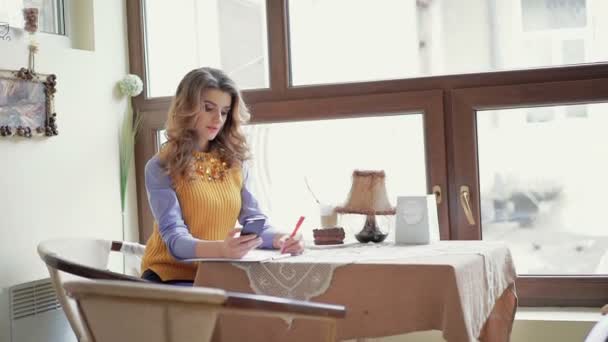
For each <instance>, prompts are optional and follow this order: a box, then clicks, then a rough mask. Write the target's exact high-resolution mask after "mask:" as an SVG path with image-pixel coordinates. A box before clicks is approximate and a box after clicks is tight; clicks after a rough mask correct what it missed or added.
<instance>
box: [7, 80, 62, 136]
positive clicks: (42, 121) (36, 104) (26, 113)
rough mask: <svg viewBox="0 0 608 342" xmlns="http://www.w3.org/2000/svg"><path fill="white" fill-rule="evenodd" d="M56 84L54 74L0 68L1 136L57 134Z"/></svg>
mask: <svg viewBox="0 0 608 342" xmlns="http://www.w3.org/2000/svg"><path fill="white" fill-rule="evenodd" d="M56 84H57V83H56V77H55V75H41V74H36V73H35V72H33V71H30V70H29V69H26V68H21V69H20V70H19V71H8V70H0V136H2V137H7V136H13V135H15V136H20V137H24V138H31V137H32V136H34V135H45V136H47V137H50V136H54V135H57V134H58V131H57V122H56V121H57V114H56V113H55V110H54V106H53V98H54V95H55V92H56V89H55V86H56Z"/></svg>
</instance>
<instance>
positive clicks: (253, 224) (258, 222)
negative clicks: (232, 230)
mask: <svg viewBox="0 0 608 342" xmlns="http://www.w3.org/2000/svg"><path fill="white" fill-rule="evenodd" d="M265 223H266V219H264V218H259V219H254V220H249V221H247V222H245V225H244V226H243V229H242V230H241V236H243V235H251V234H255V235H257V236H260V234H262V231H264V224H265Z"/></svg>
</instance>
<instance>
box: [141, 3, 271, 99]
mask: <svg viewBox="0 0 608 342" xmlns="http://www.w3.org/2000/svg"><path fill="white" fill-rule="evenodd" d="M143 5H144V11H145V22H144V25H145V33H146V35H145V44H146V66H147V85H146V86H147V97H161V96H171V95H173V93H174V92H175V89H176V88H177V84H178V82H179V80H180V79H181V78H182V77H183V76H184V75H185V74H186V73H187V72H188V71H190V70H192V69H194V68H198V67H203V66H210V67H216V68H221V69H223V70H224V71H226V72H227V73H228V74H229V75H230V76H231V77H232V78H234V79H235V80H236V82H237V83H238V84H239V86H240V87H241V88H243V89H256V88H266V87H268V53H267V50H268V49H267V39H266V35H267V34H266V5H265V2H264V1H262V0H221V1H220V0H203V1H200V0H183V1H165V0H145V1H143ZM237 23H238V25H237Z"/></svg>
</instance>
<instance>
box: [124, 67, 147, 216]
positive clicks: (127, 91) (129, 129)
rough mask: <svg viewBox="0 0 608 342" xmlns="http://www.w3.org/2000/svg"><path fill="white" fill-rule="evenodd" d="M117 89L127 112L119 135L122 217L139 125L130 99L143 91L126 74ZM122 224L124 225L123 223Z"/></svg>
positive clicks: (138, 79) (138, 117)
mask: <svg viewBox="0 0 608 342" xmlns="http://www.w3.org/2000/svg"><path fill="white" fill-rule="evenodd" d="M118 88H119V90H120V92H121V93H122V95H124V96H126V97H127V98H128V99H127V110H126V112H125V115H124V116H123V120H122V125H121V127H120V135H119V149H120V151H119V152H120V205H121V209H122V212H123V215H124V211H125V199H126V193H127V182H128V180H129V170H130V169H131V161H132V160H133V150H134V148H135V137H136V136H137V132H138V130H139V126H140V125H141V121H142V120H141V119H142V118H141V116H139V115H135V118H133V110H132V109H131V98H132V97H135V96H137V95H139V94H141V92H142V90H143V89H144V85H143V82H142V81H141V78H139V76H137V75H133V74H128V75H127V76H125V77H123V79H122V80H120V81H119V82H118ZM123 224H124V223H123Z"/></svg>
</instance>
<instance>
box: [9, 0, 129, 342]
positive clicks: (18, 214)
mask: <svg viewBox="0 0 608 342" xmlns="http://www.w3.org/2000/svg"><path fill="white" fill-rule="evenodd" d="M78 1H79V2H80V1H92V4H93V7H92V9H93V13H92V15H93V16H94V18H91V20H93V23H94V47H93V44H91V47H92V51H89V50H77V49H71V48H66V47H61V46H58V45H57V44H55V43H54V42H55V41H56V38H53V37H48V36H46V37H45V35H43V34H40V35H39V36H40V37H39V41H40V52H39V54H38V56H37V57H36V70H37V71H38V72H41V73H54V74H56V75H57V94H56V102H55V108H56V112H57V116H58V120H57V123H58V127H59V135H58V136H56V137H52V138H42V139H31V140H26V139H17V138H12V139H6V138H2V139H0V234H1V235H0V236H1V238H0V291H4V292H6V289H7V287H9V286H12V285H15V284H18V283H22V282H26V281H31V280H35V279H40V278H45V277H48V273H47V270H46V268H45V267H44V264H43V263H42V261H41V260H40V258H39V257H38V254H37V253H36V245H37V244H38V242H40V241H41V240H44V239H49V238H55V237H65V236H73V237H81V236H82V237H85V236H86V237H98V238H105V239H122V237H123V236H122V234H123V233H122V223H121V208H120V193H119V192H120V183H119V157H118V127H119V122H120V118H121V115H123V113H124V110H125V107H126V102H125V101H126V100H125V99H121V98H120V97H119V96H118V95H117V92H116V89H115V85H116V82H117V81H118V80H120V79H121V78H122V77H123V76H124V75H125V74H126V73H127V72H128V51H127V38H126V37H127V35H126V13H125V12H126V10H125V2H124V0H97V1H94V0H78ZM89 22H90V21H89ZM26 50H27V48H26V43H25V42H24V41H23V39H22V38H21V39H13V41H11V42H6V41H0V69H19V68H20V67H23V66H26V65H27V64H26V63H27V54H26ZM133 184H134V183H133V179H131V185H133ZM132 191H133V190H132V189H131V195H132ZM131 198H133V197H131ZM132 203H133V202H132V201H131V208H133V205H132ZM134 212H135V209H133V213H134ZM133 216H135V215H132V219H131V221H136V219H134V218H133ZM127 235H128V236H133V235H132V233H131V234H127ZM4 294H6V293H4ZM0 298H6V296H4V295H0ZM6 308H7V306H6V303H1V302H0V341H7V340H8V339H9V336H8V335H7V334H8V332H9V328H8V318H7V312H6Z"/></svg>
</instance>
